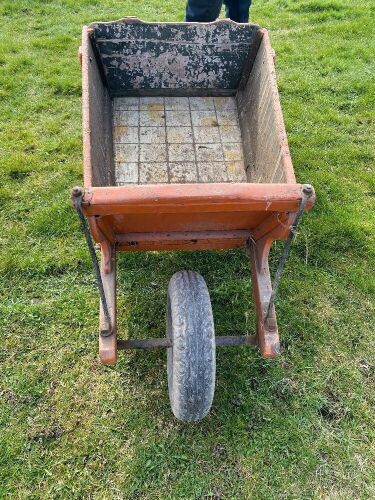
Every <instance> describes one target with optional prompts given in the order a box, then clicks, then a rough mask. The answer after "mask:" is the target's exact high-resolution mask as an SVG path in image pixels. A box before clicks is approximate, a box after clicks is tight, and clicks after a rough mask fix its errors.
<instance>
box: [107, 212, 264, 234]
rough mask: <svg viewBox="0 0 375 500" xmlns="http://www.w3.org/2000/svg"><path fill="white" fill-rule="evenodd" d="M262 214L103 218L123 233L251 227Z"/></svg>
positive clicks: (158, 214)
mask: <svg viewBox="0 0 375 500" xmlns="http://www.w3.org/2000/svg"><path fill="white" fill-rule="evenodd" d="M266 216H267V214H266V213H264V212H237V213H228V212H227V213H220V212H218V213H217V212H214V213H192V214H186V213H185V214H173V213H170V214H168V213H154V214H125V215H109V216H107V217H105V220H106V221H107V223H108V224H109V225H110V226H111V227H112V229H113V231H114V233H115V234H123V233H137V232H138V233H142V232H146V233H148V232H149V233H158V232H168V231H214V230H215V231H226V230H233V229H252V228H254V227H256V226H258V225H259V224H260V223H261V222H262V221H263V220H264V219H265V217H266Z"/></svg>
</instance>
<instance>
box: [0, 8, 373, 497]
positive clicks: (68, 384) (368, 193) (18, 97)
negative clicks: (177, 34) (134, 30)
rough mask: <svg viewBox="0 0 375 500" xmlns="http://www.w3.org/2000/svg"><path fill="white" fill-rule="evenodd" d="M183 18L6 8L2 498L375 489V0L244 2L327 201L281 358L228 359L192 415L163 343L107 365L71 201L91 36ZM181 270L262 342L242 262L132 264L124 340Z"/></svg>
mask: <svg viewBox="0 0 375 500" xmlns="http://www.w3.org/2000/svg"><path fill="white" fill-rule="evenodd" d="M183 11H184V1H182V0H180V1H178V0H170V1H162V0H148V1H147V2H145V1H144V2H141V1H135V0H117V1H115V0H97V1H94V0H44V1H42V0H39V1H37V0H0V14H1V30H0V165H1V171H0V227H1V230H0V231H1V232H0V273H1V275H0V282H1V288H0V297H1V300H0V325H1V340H2V344H1V350H0V357H1V358H0V360H1V368H0V370H1V379H0V395H1V401H0V498H22V499H24V498H25V499H26V498H27V499H29V498H62V499H76V498H77V499H81V498H90V499H91V498H95V499H111V498H129V499H130V498H134V499H135V498H147V499H163V500H164V499H166V498H171V499H180V498H181V499H203V498H207V499H208V498H211V499H232V498H235V499H242V498H251V499H253V498H255V499H265V500H270V499H281V498H282V499H310V498H329V499H335V500H336V499H341V498H345V499H348V498H350V499H351V498H374V497H375V439H374V438H375V340H374V339H375V337H374V326H373V325H374V296H375V293H374V292H375V280H374V275H375V242H374V233H375V223H374V222H375V221H374V196H375V172H374V137H375V136H374V132H375V127H374V123H375V116H374V109H375V84H374V74H375V68H374V53H375V44H374V40H375V37H374V28H375V4H374V1H373V0H353V1H349V0H256V1H255V2H254V5H253V7H252V20H253V21H254V22H257V23H258V24H260V25H262V26H264V27H267V28H269V29H270V33H271V39H272V43H273V46H274V48H275V49H276V53H277V69H278V82H279V88H280V95H281V100H282V105H283V112H284V117H285V121H286V127H287V130H288V134H289V141H290V146H291V151H292V156H293V160H294V166H295V170H296V175H297V178H298V180H299V181H300V182H310V183H311V184H313V185H314V187H315V189H316V192H317V203H316V205H315V208H314V210H313V211H312V212H311V213H310V214H309V215H307V216H306V217H305V219H304V221H303V227H302V229H301V231H300V233H299V235H298V238H297V240H296V242H295V243H294V245H293V247H292V251H291V256H290V259H289V261H288V265H287V269H286V272H285V276H284V279H283V281H282V286H281V287H280V296H279V299H278V303H277V309H278V318H279V329H280V334H281V338H282V341H283V350H282V354H281V355H280V357H279V358H277V359H276V360H272V361H265V360H263V359H261V358H260V356H259V355H258V353H257V352H255V351H254V350H252V349H246V348H221V349H220V350H219V352H218V355H217V358H218V359H217V364H218V366H217V368H218V371H217V389H216V395H215V399H214V404H213V409H212V412H211V414H210V416H209V417H208V418H206V419H205V420H203V421H202V422H200V423H194V424H184V423H180V422H178V421H176V420H175V419H174V418H173V416H172V414H171V412H170V408H169V401H168V395H167V380H166V353H165V352H164V351H157V352H156V351H154V352H146V351H140V352H131V353H122V354H121V355H120V360H119V363H118V364H117V365H116V366H115V367H113V368H108V367H102V366H101V365H100V364H99V363H98V360H97V327H98V294H97V292H96V289H95V286H94V278H93V275H92V271H91V264H90V261H89V257H88V253H87V250H86V247H85V243H84V239H83V236H82V235H81V233H80V231H79V226H78V221H77V217H76V215H75V214H74V213H73V210H72V209H71V207H70V201H69V191H70V188H71V187H72V186H73V185H75V184H82V166H81V164H82V153H81V149H82V148H81V109H80V106H81V103H80V94H81V81H80V69H79V65H78V61H77V57H76V52H77V48H78V46H79V44H80V32H81V26H82V25H83V24H85V23H88V22H91V21H95V20H113V19H116V18H119V17H122V16H124V15H133V16H134V15H136V16H138V17H140V18H143V19H145V20H182V19H183V14H184V12H183ZM280 250H281V244H280V243H279V244H278V245H277V246H276V247H275V249H274V252H273V257H272V270H273V271H274V269H275V264H276V261H277V257H278V255H279V254H280ZM183 268H191V269H193V270H196V271H198V272H201V273H202V274H203V276H204V277H205V279H206V280H207V283H208V286H209V289H210V293H211V297H212V301H213V308H214V316H215V321H216V330H217V333H218V334H231V333H232V334H234V333H240V332H244V331H249V332H253V329H254V312H253V305H252V298H251V283H250V280H249V268H248V260H247V257H246V255H245V253H244V252H241V251H238V252H234V251H233V252H216V253H215V252H206V253H204V252H196V253H173V254H172V253H171V254H169V253H167V254H163V253H150V254H129V255H125V254H123V255H120V257H119V269H118V270H119V286H118V288H119V290H118V296H119V301H118V308H119V331H120V335H121V336H122V337H126V336H127V335H129V336H133V337H134V336H138V337H146V336H155V337H156V336H163V335H164V334H165V333H164V328H165V327H164V324H165V301H166V287H167V283H168V281H169V278H170V277H171V275H172V274H173V273H174V272H175V271H177V270H179V269H183Z"/></svg>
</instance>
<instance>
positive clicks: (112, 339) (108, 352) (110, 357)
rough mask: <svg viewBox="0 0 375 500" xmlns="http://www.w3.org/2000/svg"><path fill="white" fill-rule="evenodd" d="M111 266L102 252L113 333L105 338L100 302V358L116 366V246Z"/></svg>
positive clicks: (104, 281)
mask: <svg viewBox="0 0 375 500" xmlns="http://www.w3.org/2000/svg"><path fill="white" fill-rule="evenodd" d="M110 253H111V261H112V262H111V266H110V270H108V263H107V262H105V260H106V258H107V257H106V254H105V252H101V259H100V274H101V277H102V281H103V288H104V293H105V296H106V299H107V304H108V310H109V315H110V318H111V324H112V333H111V335H108V336H103V335H102V334H101V332H102V331H105V330H106V329H107V328H108V325H107V321H106V318H105V314H104V311H103V306H102V303H101V301H100V316H99V357H100V361H101V362H102V363H103V364H104V365H114V364H115V363H116V361H117V335H116V251H115V248H114V246H112V245H111V246H110Z"/></svg>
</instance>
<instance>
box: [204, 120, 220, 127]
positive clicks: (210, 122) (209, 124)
mask: <svg viewBox="0 0 375 500" xmlns="http://www.w3.org/2000/svg"><path fill="white" fill-rule="evenodd" d="M202 125H203V126H204V127H218V126H219V124H218V123H217V120H215V118H203V120H202Z"/></svg>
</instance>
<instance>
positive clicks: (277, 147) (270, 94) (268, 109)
mask: <svg viewBox="0 0 375 500" xmlns="http://www.w3.org/2000/svg"><path fill="white" fill-rule="evenodd" d="M262 31H263V38H262V41H261V43H260V47H259V50H258V53H257V56H256V59H255V62H254V65H253V68H252V71H251V74H250V76H249V79H248V81H247V84H246V87H245V89H244V90H243V91H242V90H240V91H239V92H238V95H237V102H238V110H239V119H240V125H241V133H242V140H243V147H244V156H245V167H246V169H247V170H246V171H247V178H248V181H249V182H257V183H290V182H292V183H293V182H296V180H295V176H294V172H293V166H292V162H291V159H290V152H289V146H288V141H287V136H286V131H285V126H284V121H283V117H282V112H281V106H280V100H279V94H278V90H277V83H276V73H275V67H274V62H273V51H272V48H271V44H270V40H269V36H268V33H267V31H266V30H262Z"/></svg>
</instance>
